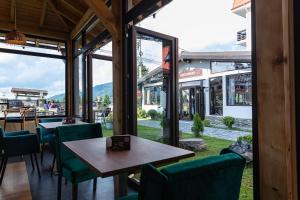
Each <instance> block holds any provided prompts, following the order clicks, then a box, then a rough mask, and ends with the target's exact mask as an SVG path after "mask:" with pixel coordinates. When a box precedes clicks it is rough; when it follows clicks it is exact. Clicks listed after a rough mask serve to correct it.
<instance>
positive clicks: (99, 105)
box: [96, 97, 103, 110]
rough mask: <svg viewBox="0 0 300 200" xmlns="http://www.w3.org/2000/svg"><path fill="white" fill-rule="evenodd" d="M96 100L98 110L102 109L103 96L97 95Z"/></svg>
mask: <svg viewBox="0 0 300 200" xmlns="http://www.w3.org/2000/svg"><path fill="white" fill-rule="evenodd" d="M96 101H97V105H98V110H102V106H103V98H102V97H97V98H96Z"/></svg>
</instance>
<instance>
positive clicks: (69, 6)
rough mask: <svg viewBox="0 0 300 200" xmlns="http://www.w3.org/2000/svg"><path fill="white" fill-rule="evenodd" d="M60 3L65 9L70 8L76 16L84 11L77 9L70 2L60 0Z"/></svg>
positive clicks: (81, 14)
mask: <svg viewBox="0 0 300 200" xmlns="http://www.w3.org/2000/svg"><path fill="white" fill-rule="evenodd" d="M60 2H61V4H63V5H64V6H65V7H66V8H67V9H69V10H72V11H73V12H74V13H76V14H77V16H83V15H84V13H83V12H82V11H81V10H79V9H77V8H76V7H75V6H74V5H72V4H70V3H69V2H67V1H65V0H60Z"/></svg>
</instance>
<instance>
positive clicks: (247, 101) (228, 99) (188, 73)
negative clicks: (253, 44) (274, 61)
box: [138, 51, 252, 120]
mask: <svg viewBox="0 0 300 200" xmlns="http://www.w3.org/2000/svg"><path fill="white" fill-rule="evenodd" d="M161 76H163V72H162V68H161V67H158V68H157V69H156V70H153V71H152V72H151V73H149V74H147V75H146V76H144V77H143V79H140V80H139V81H138V87H139V91H140V92H141V94H140V95H138V96H139V97H140V103H141V105H142V109H144V110H146V111H149V110H150V109H154V110H157V111H158V112H162V111H163V108H164V105H165V102H164V99H165V95H166V94H164V91H163V90H162V82H161V81H160V80H161V78H159V77H161ZM178 77H179V87H178V88H179V91H178V96H179V117H180V119H186V120H191V119H192V118H193V115H194V114H196V113H199V115H200V116H201V117H202V118H205V117H207V116H232V117H235V118H241V119H251V118H252V80H251V52H249V51H235V52H182V53H181V56H180V61H179V73H178ZM156 80H159V81H156Z"/></svg>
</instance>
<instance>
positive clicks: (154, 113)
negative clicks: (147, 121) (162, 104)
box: [148, 109, 157, 119]
mask: <svg viewBox="0 0 300 200" xmlns="http://www.w3.org/2000/svg"><path fill="white" fill-rule="evenodd" d="M148 116H149V117H150V118H151V119H156V118H157V111H156V110H154V109H151V110H149V111H148Z"/></svg>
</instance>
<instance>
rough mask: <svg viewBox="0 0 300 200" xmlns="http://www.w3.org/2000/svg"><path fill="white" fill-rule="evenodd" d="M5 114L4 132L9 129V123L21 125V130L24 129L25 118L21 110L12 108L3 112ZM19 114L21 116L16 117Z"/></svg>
mask: <svg viewBox="0 0 300 200" xmlns="http://www.w3.org/2000/svg"><path fill="white" fill-rule="evenodd" d="M3 112H4V126H3V128H4V130H6V128H7V124H8V123H19V124H20V126H21V127H20V130H23V129H24V123H23V117H22V112H21V110H20V108H10V109H6V110H4V111H3ZM16 114H19V115H20V116H16Z"/></svg>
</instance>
